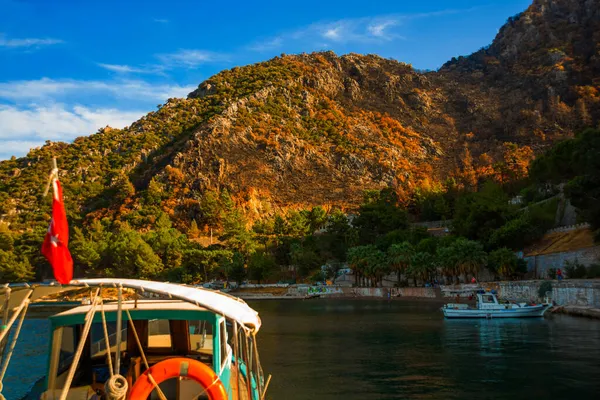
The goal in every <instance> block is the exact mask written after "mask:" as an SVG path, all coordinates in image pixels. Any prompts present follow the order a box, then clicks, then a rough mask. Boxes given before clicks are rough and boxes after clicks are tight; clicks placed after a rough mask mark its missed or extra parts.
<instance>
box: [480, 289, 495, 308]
mask: <svg viewBox="0 0 600 400" xmlns="http://www.w3.org/2000/svg"><path fill="white" fill-rule="evenodd" d="M477 305H478V308H479V309H486V308H498V306H499V305H500V303H499V302H498V298H497V297H496V295H495V294H493V293H490V292H484V293H477Z"/></svg>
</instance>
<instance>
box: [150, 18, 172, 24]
mask: <svg viewBox="0 0 600 400" xmlns="http://www.w3.org/2000/svg"><path fill="white" fill-rule="evenodd" d="M153 21H154V22H156V23H159V24H168V23H169V22H170V21H169V20H168V19H165V18H154V20H153Z"/></svg>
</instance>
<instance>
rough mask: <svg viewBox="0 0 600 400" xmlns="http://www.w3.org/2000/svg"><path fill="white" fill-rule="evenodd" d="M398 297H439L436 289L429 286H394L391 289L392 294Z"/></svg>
mask: <svg viewBox="0 0 600 400" xmlns="http://www.w3.org/2000/svg"><path fill="white" fill-rule="evenodd" d="M394 294H395V295H396V296H399V297H424V298H429V299H435V298H436V297H439V296H438V294H437V293H436V290H435V289H434V288H431V287H405V288H394V289H392V296H394Z"/></svg>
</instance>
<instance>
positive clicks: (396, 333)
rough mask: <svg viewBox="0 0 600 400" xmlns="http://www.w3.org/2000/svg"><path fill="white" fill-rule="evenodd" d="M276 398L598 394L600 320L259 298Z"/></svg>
mask: <svg viewBox="0 0 600 400" xmlns="http://www.w3.org/2000/svg"><path fill="white" fill-rule="evenodd" d="M250 304H251V306H253V307H254V308H256V309H257V310H258V311H259V312H260V314H261V318H262V320H263V329H262V330H261V333H260V334H259V346H260V353H261V361H262V363H263V367H264V370H265V372H266V373H271V374H272V375H273V379H272V380H271V385H270V387H269V399H274V400H279V399H285V400H294V399H309V400H318V399H349V400H351V399H362V400H364V399H469V398H471V399H475V398H477V399H511V400H516V399H538V398H551V399H597V398H599V397H598V396H599V395H598V393H599V391H600V379H599V378H600V322H598V321H593V320H587V319H579V318H571V317H564V316H552V317H551V318H547V319H535V320H533V319H525V320H518V319H517V320H491V321H485V320H483V321H467V320H465V321H445V320H444V319H443V318H442V316H441V313H440V312H439V311H437V308H438V306H437V305H432V304H429V303H408V302H403V301H391V302H387V301H377V300H323V299H313V300H306V301H293V300H286V301H282V302H277V301H253V302H250ZM25 324H26V325H25V326H24V327H23V332H22V334H21V336H22V338H21V339H24V340H23V341H21V342H20V343H19V346H18V347H17V349H16V353H15V357H16V359H14V361H16V362H14V363H13V362H11V368H10V369H9V371H8V376H7V377H6V378H5V392H4V394H5V396H6V398H7V400H11V399H16V398H19V397H20V396H21V395H23V394H24V393H25V392H26V390H27V388H28V387H29V386H30V385H31V384H32V383H33V382H34V381H35V380H36V379H37V378H39V377H41V376H42V375H43V374H44V370H45V365H46V351H47V347H46V346H47V330H48V324H47V321H44V320H29V321H25Z"/></svg>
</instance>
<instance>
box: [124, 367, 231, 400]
mask: <svg viewBox="0 0 600 400" xmlns="http://www.w3.org/2000/svg"><path fill="white" fill-rule="evenodd" d="M149 375H152V378H153V379H154V381H155V382H156V383H157V384H160V383H162V382H164V381H166V380H167V379H171V378H177V377H179V376H185V377H186V378H190V379H193V380H194V381H196V382H198V383H199V384H200V385H202V387H204V389H205V390H206V394H207V395H208V398H209V399H211V400H227V399H228V398H229V396H228V395H227V392H226V391H225V387H224V386H223V383H222V382H221V380H220V379H219V377H218V376H217V374H216V373H215V371H213V370H212V369H211V368H210V367H209V366H208V365H206V364H204V363H202V362H200V361H198V360H194V359H192V358H185V357H175V358H168V359H166V360H163V361H161V362H159V363H156V364H155V365H154V366H152V367H150V368H149V369H147V370H146V371H145V372H144V373H143V374H142V375H140V377H139V378H138V379H137V380H136V381H135V384H134V385H133V387H132V388H131V392H130V394H129V398H130V399H135V400H141V399H147V398H148V396H150V393H152V390H154V384H153V383H152V381H151V380H150V378H149Z"/></svg>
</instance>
